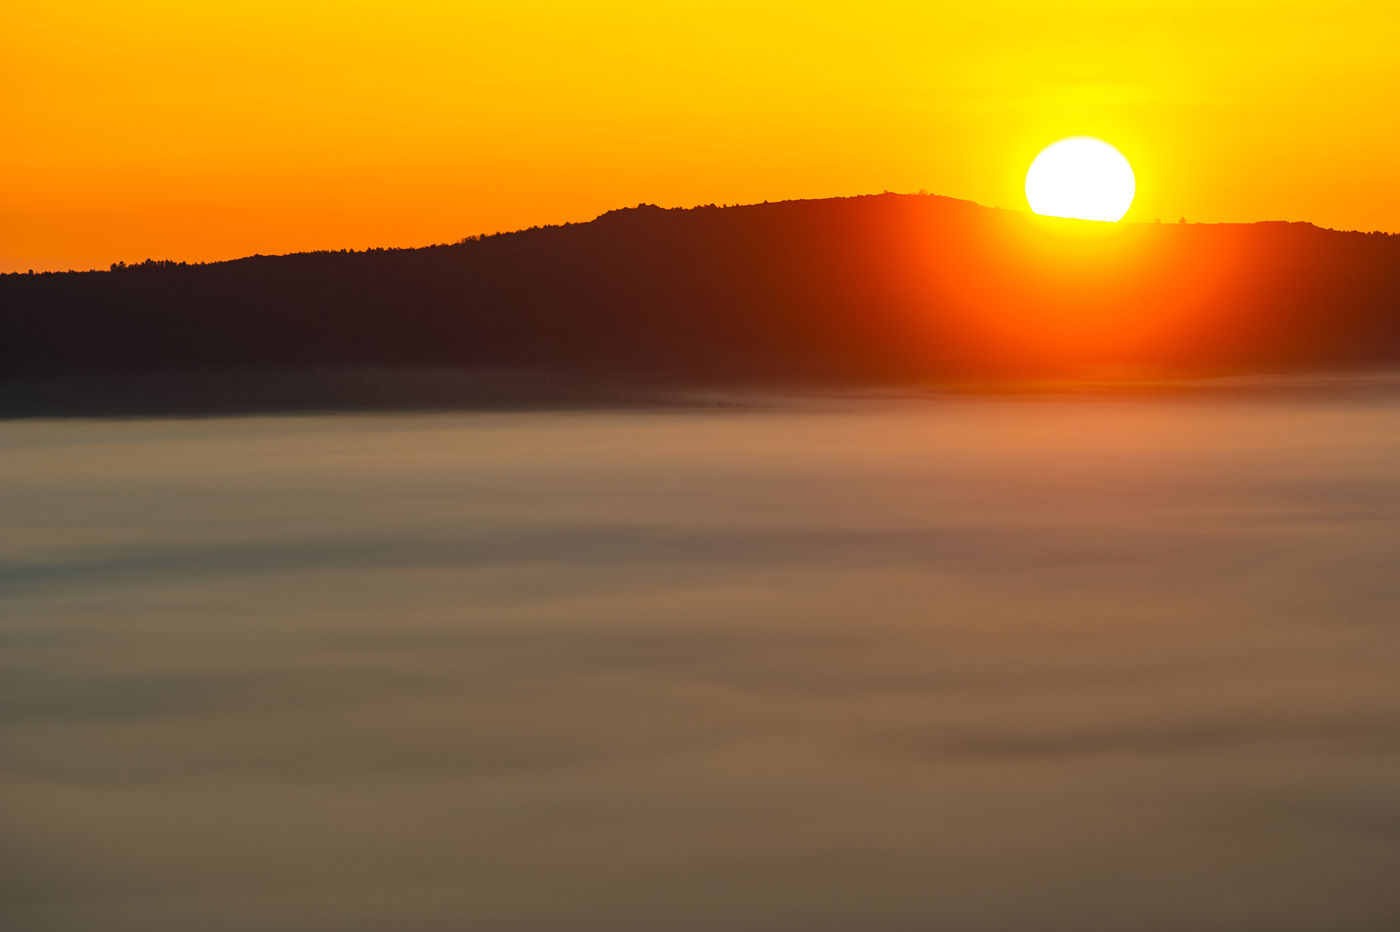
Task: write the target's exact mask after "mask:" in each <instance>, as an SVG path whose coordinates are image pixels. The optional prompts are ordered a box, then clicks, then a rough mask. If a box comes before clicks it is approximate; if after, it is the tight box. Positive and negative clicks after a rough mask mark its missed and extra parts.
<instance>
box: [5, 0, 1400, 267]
mask: <svg viewBox="0 0 1400 932" xmlns="http://www.w3.org/2000/svg"><path fill="white" fill-rule="evenodd" d="M1397 48H1400V4H1396V3H1395V2H1394V0H1330V2H1297V0H1271V2H1262V0H1260V2H1254V0H1246V2H1229V0H1151V2H1133V0H1064V2H1057V0H1045V2H1035V0H1002V2H990V0H988V2H974V0H962V2H938V3H929V2H926V0H921V2H899V3H889V2H868V3H863V4H858V5H852V4H847V3H841V4H823V3H813V2H804V3H786V2H785V3H755V2H753V0H744V2H733V0H705V2H667V3H656V2H654V0H648V2H634V0H624V2H617V0H614V2H599V3H559V2H530V0H509V2H416V0H392V2H381V0H358V2H357V0H337V2H303V3H294V2H285V0H283V2H266V0H244V2H239V3H222V2H210V3H205V4H190V3H185V2H178V3H177V2H168V0H136V2H128V3H122V4H113V3H110V2H90V0H17V2H16V3H13V4H11V5H10V6H9V7H8V8H7V10H6V12H5V13H4V15H3V19H0V82H3V86H4V87H5V88H6V107H5V119H4V131H3V139H2V140H0V141H3V145H0V270H7V271H8V270H17V269H28V268H34V269H53V268H69V267H73V268H90V267H105V266H106V265H108V264H109V263H111V262H113V261H116V260H124V261H128V262H130V261H139V260H141V259H144V258H147V257H155V258H173V259H187V260H191V261H193V260H207V259H219V258H229V257H234V256H240V255H247V254H250V253H255V252H261V253H280V252H288V251H295V250H306V249H321V248H346V247H349V248H363V247H367V246H375V245H418V244H426V243H432V242H444V241H450V240H455V239H459V238H461V237H462V236H465V235H468V234H471V233H478V232H492V231H496V230H505V229H514V228H518V227H523V226H530V225H533V224H539V223H557V222H563V221H568V220H586V219H589V218H591V217H593V216H595V215H596V214H598V213H600V212H602V211H604V210H607V209H610V208H612V207H617V206H622V205H627V204H636V203H638V202H641V201H647V202H655V203H660V204H663V205H668V206H688V205H692V204H697V203H709V202H716V203H726V202H727V203H741V202H751V201H762V200H778V199H784V198H794V197H823V196H830V195H846V194H862V193H871V192H878V191H882V190H886V189H889V190H896V191H914V190H918V189H927V190H928V191H930V192H934V193H940V194H948V195H952V196H955V197H962V198H967V199H970V200H975V201H979V202H981V203H984V204H990V205H996V206H1004V207H1012V208H1015V209H1018V210H1019V209H1025V199H1024V194H1023V191H1022V183H1023V181H1024V178H1025V172H1026V167H1027V166H1028V165H1029V164H1030V162H1031V160H1032V159H1033V158H1034V157H1035V155H1036V153H1037V152H1039V151H1040V149H1041V148H1043V147H1044V146H1045V145H1047V144H1049V143H1050V142H1053V141H1054V140H1056V139H1059V138H1061V137H1064V136H1071V135H1089V136H1097V137H1100V138H1102V139H1105V140H1107V141H1109V142H1110V143H1112V144H1113V145H1114V146H1115V147H1117V148H1118V149H1119V150H1120V151H1122V152H1123V154H1124V155H1125V156H1127V158H1128V159H1129V161H1130V162H1131V163H1132V165H1133V168H1134V170H1135V172H1136V173H1137V179H1138V194H1137V199H1136V201H1135V202H1134V203H1133V206H1132V209H1131V210H1130V212H1129V213H1128V215H1127V217H1126V218H1125V219H1126V220H1128V221H1133V220H1151V219H1153V218H1154V217H1162V218H1163V219H1169V220H1175V219H1176V218H1177V217H1178V216H1181V215H1185V216H1186V217H1188V218H1189V219H1191V220H1200V221H1215V220H1262V219H1287V220H1311V221H1313V222H1315V223H1318V224H1320V225H1323V226H1332V227H1339V228H1344V229H1367V230H1371V229H1382V230H1390V231H1397V230H1400V181H1397V178H1396V169H1395V166H1396V165H1397V164H1400V94H1397V93H1396V89H1397V87H1400V56H1397V55H1396V52H1395V50H1396V49H1397Z"/></svg>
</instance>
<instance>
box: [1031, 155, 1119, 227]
mask: <svg viewBox="0 0 1400 932" xmlns="http://www.w3.org/2000/svg"><path fill="white" fill-rule="evenodd" d="M1136 193H1137V181H1136V179H1135V178H1134V177H1133V168H1132V166H1131V165H1129V164H1128V160H1127V159H1125V158H1124V157H1123V154H1122V153H1121V152H1119V151H1118V150H1117V149H1115V148H1113V147H1112V146H1110V145H1109V144H1108V143H1106V142H1104V141H1103V140H1102V139H1094V138H1093V137H1091V136H1072V137H1070V138H1069V139H1061V140H1060V141H1059V142H1056V143H1052V144H1051V145H1049V146H1046V147H1045V149H1043V150H1042V151H1041V153H1040V154H1039V155H1037V156H1036V157H1035V161H1034V162H1032V163H1031V167H1030V170H1029V171H1027V172H1026V200H1027V201H1028V202H1029V203H1030V205H1031V210H1033V211H1035V212H1036V213H1038V214H1040V215H1042V216H1045V217H1070V218H1073V219H1076V220H1105V221H1108V222H1110V223H1111V222H1114V221H1117V220H1122V219H1123V215H1124V214H1126V213H1127V212H1128V208H1129V207H1131V206H1132V203H1133V195H1134V194H1136Z"/></svg>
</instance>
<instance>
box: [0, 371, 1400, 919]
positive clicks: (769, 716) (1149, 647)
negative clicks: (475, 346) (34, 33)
mask: <svg viewBox="0 0 1400 932" xmlns="http://www.w3.org/2000/svg"><path fill="white" fill-rule="evenodd" d="M1397 417H1400V402H1397V401H1396V400H1394V399H1392V398H1389V397H1383V396H1375V397H1371V396H1367V397H1364V398H1351V399H1348V400H1338V399H1336V398H1331V397H1328V398H1317V397H1301V398H1291V399H1275V400H1273V401H1271V402H1269V403H1261V402H1260V401H1258V400H1257V399H1255V400H1251V399H1248V398H1238V399H1234V400H1231V399H1223V398H1220V397H1213V398H1212V399H1210V400H1209V401H1205V400H1199V399H1193V398H1190V397H1180V396H1177V397H1170V398H1146V399H1131V398H1121V397H1114V398H1086V397H1078V398H1047V397H1038V398H1034V399H1022V400H1013V399H1007V398H1002V397H986V398H959V399H945V400H941V401H937V402H929V401H922V402H916V401H866V402H861V403H853V402H850V401H838V400H827V401H821V400H811V401H810V402H809V403H808V404H806V405H804V406H802V407H800V408H792V409H784V408H780V407H775V408H772V409H755V410H747V411H709V410H692V411H675V412H668V413H662V412H643V411H632V412H627V411H609V412H574V413H542V412H537V413H495V414H490V413H481V414H470V415H464V414H437V415H418V416H393V417H388V416H380V417H324V418H320V417H318V418H230V419H225V420H217V421H188V422H182V421H161V422H152V421H92V422H76V421H74V422H64V421H52V422H50V421H22V422H13V423H9V424H5V425H0V445H3V447H4V459H5V475H6V482H5V483H4V486H3V488H0V497H3V499H4V504H3V508H0V515H3V518H0V521H3V525H4V527H3V534H0V664H2V665H3V671H0V684H3V685H2V686H0V733H3V740H0V826H3V831H0V925H3V926H4V927H5V928H6V929H16V930H49V929H82V928H104V929H141V930H148V929H172V930H174V929H181V930H183V929H189V928H199V929H229V930H242V929H248V928H264V929H287V930H293V929H295V930H302V929H322V928H324V929H367V930H368V929H384V928H415V929H443V930H446V929H461V928H482V929H540V930H545V929H560V928H570V929H580V930H587V929H598V930H628V929H631V930H651V929H683V930H697V932H698V930H714V929H794V930H796V929H803V930H820V929H831V930H838V929H852V928H861V929H872V930H906V929H908V930H912V929H950V930H988V932H990V930H1003V929H1046V930H1118V929H1125V928H1131V929H1145V930H1157V929H1160V930H1164V932H1165V930H1179V929H1183V928H1189V929H1194V930H1236V929H1238V930H1244V929H1260V928H1268V929H1271V930H1315V929H1319V928H1326V929H1331V930H1369V929H1375V930H1381V929H1392V928H1394V927H1395V926H1396V924H1397V922H1400V897H1397V895H1396V893H1395V889H1394V878H1395V877H1396V876H1397V874H1400V791H1397V789H1396V787H1397V786H1400V680H1398V679H1397V677H1396V676H1395V671H1396V670H1397V669H1400V666H1398V665H1400V621H1397V612H1396V606H1397V605H1400V577H1397V575H1396V574H1395V572H1394V567H1395V566H1396V565H1397V561H1398V558H1400V432H1397V431H1396V430H1395V429H1394V428H1395V424H1396V420H1397Z"/></svg>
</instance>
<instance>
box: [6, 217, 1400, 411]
mask: <svg viewBox="0 0 1400 932" xmlns="http://www.w3.org/2000/svg"><path fill="white" fill-rule="evenodd" d="M1397 362H1400V237H1396V236H1391V235H1386V234H1364V233H1343V232H1337V231H1330V230H1322V229H1318V228H1316V227H1314V226H1311V225H1309V224H1296V223H1257V224H1213V225H1206V224H1141V225H1120V226H1119V227H1118V228H1115V229H1113V230H1112V231H1108V232H1106V231H1104V230H1102V229H1100V228H1097V227H1093V228H1092V229H1090V227H1089V226H1086V225H1084V224H1076V223H1074V222H1070V221H1066V222H1063V223H1061V224H1057V223H1055V222H1051V221H1044V220H1041V219H1040V218H1031V217H1028V216H1026V215H1022V214H1018V213H1013V212H1009V211H1000V210H994V209H989V208H984V207H980V206H977V205H974V204H971V203H968V202H964V201H957V200H953V199H949V198H941V197H934V196H923V195H894V194H885V195H872V196H866V197H855V198H834V199H826V200H813V201H787V202H775V203H772V204H767V203H765V204H755V205H748V206H735V207H720V206H714V205H707V206H704V207H699V208H691V209H685V210H679V209H677V210H668V209H662V208H659V207H656V206H654V205H646V204H643V205H639V206H637V207H633V208H627V209H622V210H616V211H611V212H609V213H607V214H604V215H602V216H600V217H598V218H597V219H596V220H593V221H591V222H588V223H579V224H566V225H562V226H550V227H534V228H531V229H528V230H522V231H518V232H513V233H498V234H492V235H485V236H473V237H467V238H465V239H463V240H461V241H459V242H457V243H453V244H445V245H438V246H429V247H424V248H415V249H371V250H368V251H362V252H352V251H346V250H340V251H323V252H310V253H299V254H294V255H288V256H251V257H248V258H245V259H239V260H234V261H229V262H217V263H207V264H200V263H185V262H172V261H153V260H147V261H146V262H142V263H137V264H133V265H125V264H123V263H117V264H115V265H113V266H112V268H111V269H109V270H108V271H102V272H63V273H58V272H54V273H40V274H33V273H28V274H26V273H19V274H9V275H5V276H0V366H2V367H3V372H4V373H5V375H4V376H3V378H5V379H11V380H13V379H16V378H36V377H43V378H52V379H63V378H66V377H71V376H76V375H83V376H91V375H92V374H94V373H148V372H175V371H192V370H202V371H220V372H228V371H233V370H263V371H268V370H277V371H286V370H296V369H304V368H308V367H356V366H379V367H435V368H448V369H457V370H488V369H489V370H530V371H547V372H554V373H566V374H572V375H575V376H582V377H587V376H590V375H600V374H607V375H608V376H609V377H613V378H621V379H631V380H635V381H636V382H638V383H639V384H641V383H650V382H658V383H661V382H664V383H667V384H690V383H694V384H702V383H703V384H715V383H731V382H745V383H768V384H772V383H788V382H802V383H804V384H805V383H836V382H849V381H862V382H869V381H889V380H930V379H945V378H974V379H975V378H991V379H1000V378H1041V377H1055V376H1060V375H1074V374H1080V373H1085V372H1095V371H1103V372H1129V373H1134V374H1137V373H1141V374H1218V373H1236V372H1286V371H1299V370H1315V369H1346V370H1354V369H1358V368H1370V367H1384V366H1389V365H1392V364H1395V363H1397Z"/></svg>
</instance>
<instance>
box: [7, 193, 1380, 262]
mask: <svg viewBox="0 0 1400 932" xmlns="http://www.w3.org/2000/svg"><path fill="white" fill-rule="evenodd" d="M880 197H922V198H935V199H938V200H943V201H954V202H957V203H959V204H965V205H968V206H971V207H976V208H979V209H981V210H989V211H996V212H999V213H1007V214H1015V215H1018V216H1021V217H1025V218H1027V219H1033V220H1043V221H1047V222H1050V223H1070V224H1094V225H1095V226H1097V227H1104V228H1108V227H1142V226H1148V227H1152V226H1197V227H1204V226H1264V225H1298V226H1307V227H1312V228H1313V229H1315V230H1320V231H1323V232H1326V233H1341V234H1359V235H1362V236H1400V231H1389V230H1361V229H1351V230H1343V229H1339V228H1337V227H1324V226H1319V225H1318V224H1317V223H1315V222H1313V221H1311V220H1277V219H1271V220H1187V219H1186V218H1185V217H1184V216H1183V217H1181V218H1180V219H1178V220H1163V219H1162V218H1160V217H1157V218H1154V219H1152V220H1114V221H1104V220H1083V219H1077V218H1073V217H1052V216H1045V215H1041V214H1037V213H1035V212H1034V211H1031V210H1029V209H1023V208H1014V207H1000V206H996V205H991V204H983V203H981V202H979V201H974V200H970V199H968V198H962V197H955V196H953V195H950V194H936V193H933V192H930V191H928V190H926V189H923V188H921V189H919V190H918V191H890V190H888V189H887V190H884V191H880V192H878V193H868V194H835V195H827V196H825V197H793V198H784V199H783V200H777V201H766V200H765V201H753V202H749V203H742V204H739V203H735V204H731V203H727V202H724V203H718V204H717V203H715V202H710V203H708V204H692V205H690V206H676V207H662V206H661V205H659V204H654V203H649V202H646V201H642V202H640V203H638V204H634V205H629V206H624V207H613V208H610V209H608V210H605V211H603V212H602V213H601V214H598V215H597V216H595V217H592V218H590V219H588V220H564V221H560V222H557V223H538V224H534V225H533V226H528V227H519V228H517V229H514V230H496V231H495V232H492V233H484V232H483V233H473V234H468V235H466V236H464V237H462V238H461V239H457V240H453V241H450V242H438V243H422V244H419V245H414V246H365V247H362V248H350V247H341V248H330V247H327V248H322V249H303V250H297V251H295V252H283V253H262V252H254V253H247V254H244V255H240V256H230V257H228V258H225V259H204V260H196V261H190V260H187V259H170V258H162V259H156V258H152V257H150V256H148V257H146V258H145V259H144V260H142V261H140V262H130V263H128V262H126V261H125V260H120V259H119V260H116V261H114V262H112V263H110V264H109V265H108V266H107V268H98V267H92V268H86V269H75V268H72V267H70V268H67V269H58V268H52V269H33V268H31V269H28V270H24V271H21V270H18V269H16V270H14V271H8V272H0V276H10V275H20V276H29V275H88V274H93V273H112V272H116V271H122V270H125V269H135V268H142V267H145V266H149V265H155V266H170V265H174V266H182V267H186V268H200V267H203V266H211V265H223V264H226V263H230V262H243V261H245V260H248V259H286V258H292V257H294V256H314V255H321V254H329V253H334V254H337V255H364V254H369V253H373V252H411V251H413V250H418V249H441V248H445V247H451V246H462V245H465V244H467V243H472V242H479V241H481V240H484V239H492V238H494V237H498V236H512V235H515V234H518V233H529V232H532V231H535V230H555V229H564V228H567V227H573V226H587V225H588V224H590V223H596V222H597V221H599V220H601V219H603V218H604V217H607V216H609V215H612V214H617V213H622V212H625V211H629V210H640V209H644V208H651V209H655V210H660V211H668V212H685V211H692V210H734V209H743V208H752V207H774V206H779V205H783V204H809V203H818V202H822V201H849V200H860V199H863V198H880Z"/></svg>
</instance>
